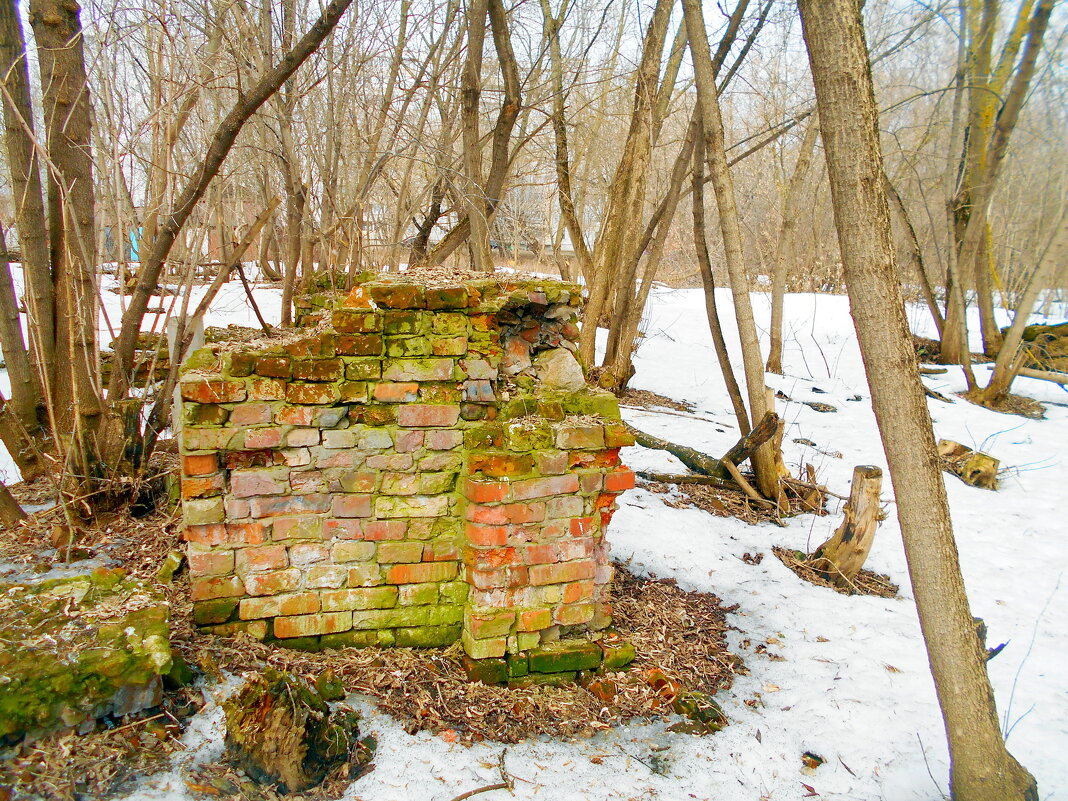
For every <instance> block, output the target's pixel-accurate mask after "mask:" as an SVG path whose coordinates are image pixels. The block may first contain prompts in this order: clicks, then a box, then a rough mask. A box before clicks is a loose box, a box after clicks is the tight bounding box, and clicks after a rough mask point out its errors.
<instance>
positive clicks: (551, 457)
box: [536, 451, 569, 476]
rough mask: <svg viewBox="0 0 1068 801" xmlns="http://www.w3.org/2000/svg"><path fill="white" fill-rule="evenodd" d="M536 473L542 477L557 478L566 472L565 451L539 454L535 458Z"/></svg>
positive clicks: (566, 456) (566, 458)
mask: <svg viewBox="0 0 1068 801" xmlns="http://www.w3.org/2000/svg"><path fill="white" fill-rule="evenodd" d="M536 459H537V462H538V472H540V473H541V474H542V475H543V476H558V475H561V474H563V473H565V472H566V471H567V468H568V461H569V460H568V454H567V453H566V452H565V451H548V452H541V453H539V454H537V456H536Z"/></svg>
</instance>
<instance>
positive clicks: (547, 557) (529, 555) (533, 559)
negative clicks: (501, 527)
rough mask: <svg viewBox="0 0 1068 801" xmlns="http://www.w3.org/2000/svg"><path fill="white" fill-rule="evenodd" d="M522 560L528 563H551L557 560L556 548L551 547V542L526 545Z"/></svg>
mask: <svg viewBox="0 0 1068 801" xmlns="http://www.w3.org/2000/svg"><path fill="white" fill-rule="evenodd" d="M523 560H524V561H525V562H526V563H527V564H528V565H547V564H551V563H553V562H555V561H557V559H556V549H555V548H554V547H553V545H552V543H541V544H537V545H528V546H527V547H526V549H525V550H524V556H523Z"/></svg>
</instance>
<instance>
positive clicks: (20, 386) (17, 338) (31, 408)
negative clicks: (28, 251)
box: [0, 224, 41, 432]
mask: <svg viewBox="0 0 1068 801" xmlns="http://www.w3.org/2000/svg"><path fill="white" fill-rule="evenodd" d="M0 348H2V349H3V351H4V361H5V362H6V363H7V375H8V379H9V380H10V382H11V400H10V401H9V402H8V405H9V407H10V410H11V412H12V413H14V414H15V415H16V416H17V417H18V418H19V421H20V422H21V423H22V425H23V426H25V427H26V430H27V431H30V432H33V431H36V429H37V404H38V402H39V401H40V400H41V396H40V391H39V390H38V387H37V382H36V381H35V380H34V375H33V369H32V368H31V367H30V358H29V354H28V353H27V352H26V341H25V340H24V339H23V337H22V321H21V320H20V319H19V303H18V299H17V298H16V297H15V284H14V282H13V281H12V280H11V265H10V264H9V263H8V260H7V239H6V237H5V236H4V227H3V224H0Z"/></svg>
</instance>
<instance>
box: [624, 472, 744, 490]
mask: <svg viewBox="0 0 1068 801" xmlns="http://www.w3.org/2000/svg"><path fill="white" fill-rule="evenodd" d="M636 475H637V476H638V477H639V478H644V479H645V480H646V481H659V482H660V483H661V484H701V485H703V486H706V487H719V488H720V489H732V490H734V489H738V487H737V485H736V484H735V483H734V482H733V481H728V480H727V479H724V478H719V477H717V476H703V475H697V474H695V475H683V474H680V473H653V472H650V471H648V470H639V471H638V472H637V474H636Z"/></svg>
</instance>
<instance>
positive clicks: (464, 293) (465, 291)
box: [426, 286, 470, 309]
mask: <svg viewBox="0 0 1068 801" xmlns="http://www.w3.org/2000/svg"><path fill="white" fill-rule="evenodd" d="M469 302H470V290H469V288H468V287H466V286H450V287H441V288H439V289H429V288H428V289H427V290H426V307H427V308H428V309H463V308H465V307H466V306H467V305H468V303H469Z"/></svg>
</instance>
